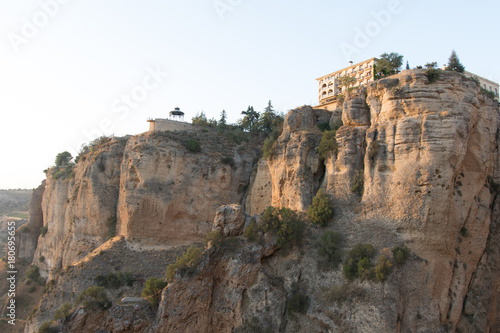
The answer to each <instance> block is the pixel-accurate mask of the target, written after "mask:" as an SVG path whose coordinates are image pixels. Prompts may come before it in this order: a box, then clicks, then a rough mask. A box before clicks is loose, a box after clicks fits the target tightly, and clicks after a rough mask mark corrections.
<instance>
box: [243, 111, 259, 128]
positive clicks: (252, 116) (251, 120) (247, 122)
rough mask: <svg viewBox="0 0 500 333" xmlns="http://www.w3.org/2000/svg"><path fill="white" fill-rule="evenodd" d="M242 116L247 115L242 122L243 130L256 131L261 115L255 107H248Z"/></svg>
mask: <svg viewBox="0 0 500 333" xmlns="http://www.w3.org/2000/svg"><path fill="white" fill-rule="evenodd" d="M241 114H243V115H245V116H244V117H243V119H241V120H240V126H241V128H242V129H243V130H247V131H249V132H253V131H255V130H256V129H257V128H256V127H257V126H256V124H257V121H258V120H259V116H260V115H259V113H258V112H257V111H255V110H254V108H253V106H248V108H247V110H246V111H241Z"/></svg>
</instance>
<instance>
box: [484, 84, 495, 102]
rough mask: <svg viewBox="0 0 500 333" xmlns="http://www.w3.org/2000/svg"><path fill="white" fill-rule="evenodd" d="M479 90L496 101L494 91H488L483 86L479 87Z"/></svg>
mask: <svg viewBox="0 0 500 333" xmlns="http://www.w3.org/2000/svg"><path fill="white" fill-rule="evenodd" d="M481 92H482V93H483V94H485V95H486V96H488V97H489V98H491V99H493V100H495V101H496V97H497V96H496V95H495V93H494V92H493V91H489V90H487V89H485V88H483V87H481Z"/></svg>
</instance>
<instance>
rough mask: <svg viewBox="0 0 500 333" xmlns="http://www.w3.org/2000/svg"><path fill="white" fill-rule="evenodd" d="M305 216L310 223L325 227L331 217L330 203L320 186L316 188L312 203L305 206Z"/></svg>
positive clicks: (331, 208)
mask: <svg viewBox="0 0 500 333" xmlns="http://www.w3.org/2000/svg"><path fill="white" fill-rule="evenodd" d="M307 216H308V217H309V218H310V219H311V222H312V223H314V224H316V225H319V226H322V227H326V225H327V224H328V221H329V220H330V219H331V218H332V217H333V207H332V204H331V202H330V199H329V198H328V195H327V194H326V193H325V190H323V189H322V188H320V189H319V190H318V193H316V196H315V197H314V198H313V201H312V204H311V205H310V206H309V207H308V208H307Z"/></svg>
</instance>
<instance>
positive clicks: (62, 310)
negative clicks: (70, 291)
mask: <svg viewBox="0 0 500 333" xmlns="http://www.w3.org/2000/svg"><path fill="white" fill-rule="evenodd" d="M72 309H73V304H71V303H65V304H63V305H61V307H59V309H57V310H56V312H55V313H54V320H59V319H64V320H68V319H69V316H70V315H71V312H72V311H71V310H72Z"/></svg>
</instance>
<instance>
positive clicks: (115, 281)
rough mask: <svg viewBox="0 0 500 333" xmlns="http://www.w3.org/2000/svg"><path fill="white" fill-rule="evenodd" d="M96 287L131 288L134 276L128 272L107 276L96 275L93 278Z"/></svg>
mask: <svg viewBox="0 0 500 333" xmlns="http://www.w3.org/2000/svg"><path fill="white" fill-rule="evenodd" d="M95 281H96V282H97V285H98V286H100V287H104V288H112V289H117V288H120V287H121V286H129V287H130V286H132V285H133V284H134V281H135V279H134V276H133V275H132V273H130V272H126V273H123V272H118V273H113V272H111V273H108V274H107V275H98V276H97V277H96V278H95Z"/></svg>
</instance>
